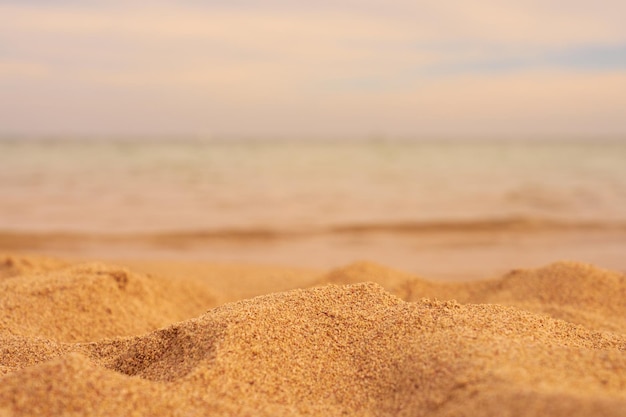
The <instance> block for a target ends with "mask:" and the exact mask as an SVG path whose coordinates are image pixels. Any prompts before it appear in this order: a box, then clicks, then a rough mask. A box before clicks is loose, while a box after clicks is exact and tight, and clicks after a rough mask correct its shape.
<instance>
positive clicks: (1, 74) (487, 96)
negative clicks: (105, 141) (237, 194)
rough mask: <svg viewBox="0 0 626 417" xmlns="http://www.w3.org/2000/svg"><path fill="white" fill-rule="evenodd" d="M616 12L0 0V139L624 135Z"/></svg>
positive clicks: (410, 2) (461, 0)
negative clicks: (12, 137) (15, 136)
mask: <svg viewBox="0 0 626 417" xmlns="http://www.w3.org/2000/svg"><path fill="white" fill-rule="evenodd" d="M624 16H626V2H625V1H623V0H475V1H468V0H447V1H435V0H432V1H423V0H335V1H326V0H317V1H314V2H313V1H286V0H284V1H281V0H264V1H260V0H231V1H200V0H182V1H159V0H153V1H132V0H127V1H118V0H110V1H89V0H83V1H77V0H59V1H50V0H47V1H44V0H19V1H18V0H13V1H9V0H0V135H2V136H11V135H17V136H20V135H23V136H59V135H70V136H85V137H87V136H154V135H158V136H176V135H181V136H183V135H190V136H202V137H263V138H266V137H290V138H295V137H298V138H300V137H302V138H309V137H310V138H319V137H331V138H342V137H345V138H348V137H350V138H353V137H357V138H358V137H411V138H439V137H442V138H447V137H463V138H464V137H468V138H477V137H490V138H491V137H503V138H504V137H528V138H531V137H532V138H535V137H536V138H544V137H559V138H560V137H589V138H595V137H626V25H625V24H624Z"/></svg>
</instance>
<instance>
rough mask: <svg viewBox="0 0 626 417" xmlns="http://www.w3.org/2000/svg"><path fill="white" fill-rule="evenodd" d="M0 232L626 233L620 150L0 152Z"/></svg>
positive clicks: (181, 146)
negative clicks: (604, 227)
mask: <svg viewBox="0 0 626 417" xmlns="http://www.w3.org/2000/svg"><path fill="white" fill-rule="evenodd" d="M0 189H1V190H2V199H1V200H0V230H5V231H7V230H14V231H93V232H111V233H123V232H128V233H131V232H154V231H223V230H259V229H262V230H278V231H283V230H302V229H307V230H308V229H313V230H317V229H321V228H327V227H353V226H363V225H374V226H376V227H385V225H390V226H394V225H396V226H397V225H400V226H401V225H405V224H406V225H411V224H429V223H448V222H450V223H454V222H475V221H481V222H489V221H498V220H501V219H507V218H524V219H531V220H532V219H539V220H546V219H547V220H559V221H568V222H602V223H613V222H619V223H622V222H626V142H625V141H622V142H591V141H589V142H503V141H491V142H489V141H483V142H475V141H474V142H467V141H465V142H462V141H458V142H445V141H444V142H436V141H432V142H410V141H396V142H394V141H361V142H354V141H353V142H347V141H344V142H342V141H335V142H328V141H326V142H298V141H230V142H229V141H213V142H208V141H207V142H202V141H189V140H170V141H149V140H143V141H139V140H136V141H104V140H99V141H93V140H91V141H87V140H85V141H80V140H67V141H63V140H54V141H52V140H41V141H33V140H30V141H27V140H22V141H20V140H12V141H8V140H5V141H0Z"/></svg>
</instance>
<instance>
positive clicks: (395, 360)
mask: <svg viewBox="0 0 626 417" xmlns="http://www.w3.org/2000/svg"><path fill="white" fill-rule="evenodd" d="M168 265H169V266H168ZM160 271H162V273H160ZM625 300H626V277H625V276H624V275H623V274H620V273H617V272H611V271H607V270H603V269H600V268H596V267H593V266H590V265H586V264H580V263H573V262H561V263H555V264H551V265H548V266H545V267H543V268H539V269H528V270H515V271H511V272H509V273H508V274H505V275H504V276H502V277H499V278H496V279H487V280H480V281H474V282H459V283H438V282H435V281H429V280H427V279H424V278H421V277H417V276H414V275H412V274H407V273H403V272H400V271H395V270H393V269H390V268H387V267H384V266H380V265H376V264H373V263H366V262H362V263H357V264H352V265H348V266H346V267H343V268H339V269H335V270H332V271H329V272H319V273H318V272H316V271H313V270H305V269H296V268H278V267H276V268H274V267H269V266H265V267H254V266H251V265H240V266H237V265H211V264H204V265H200V264H193V263H187V264H185V263H183V262H179V263H170V264H167V263H166V262H162V261H160V262H153V263H150V262H146V261H144V262H130V261H124V262H120V263H119V264H118V265H113V264H109V263H106V264H103V263H81V264H76V263H75V262H71V261H63V260H56V259H49V258H41V257H30V256H15V255H7V256H3V257H0V416H2V417H4V416H32V415H41V416H46V415H49V416H58V415H72V416H81V415H85V416H87V415H89V416H100V415H102V416H105V415H106V416H109V415H150V416H159V415H163V416H171V415H173V416H176V415H180V416H194V415H198V416H200V415H216V416H230V415H237V416H246V415H249V416H287V415H289V416H294V415H295V416H297V415H317V416H334V415H358V416H539V415H541V416H546V415H549V416H557V417H558V416H599V415H602V416H624V415H626V411H625V410H626V322H625V319H624V317H626V302H625Z"/></svg>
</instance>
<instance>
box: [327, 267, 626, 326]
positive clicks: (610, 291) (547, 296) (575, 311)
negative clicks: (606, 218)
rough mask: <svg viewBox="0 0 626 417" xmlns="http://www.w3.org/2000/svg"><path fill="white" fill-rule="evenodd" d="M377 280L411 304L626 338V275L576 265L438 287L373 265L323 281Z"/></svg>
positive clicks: (347, 269) (333, 273)
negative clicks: (556, 322) (470, 309)
mask: <svg viewBox="0 0 626 417" xmlns="http://www.w3.org/2000/svg"><path fill="white" fill-rule="evenodd" d="M368 280H375V281H376V282H378V283H380V284H381V285H383V286H384V287H385V288H386V289H387V290H388V291H390V292H392V293H393V294H395V295H397V296H398V297H400V298H402V299H403V300H406V301H419V300H420V299H422V298H436V299H441V300H457V301H458V302H461V303H472V304H502V305H509V306H515V307H518V308H521V309H524V310H528V311H532V312H536V313H543V314H548V315H550V316H552V317H554V318H559V319H562V320H567V321H569V322H571V323H576V324H582V325H584V326H586V327H587V328H590V329H597V330H608V331H614V332H622V333H626V303H625V302H624V300H626V276H624V275H623V274H619V273H616V272H612V271H606V270H602V269H600V268H596V267H593V266H590V265H586V264H582V263H576V262H558V263H555V264H552V265H549V266H547V267H544V268H540V269H537V270H515V271H511V272H510V273H509V274H507V275H506V276H504V277H502V278H500V279H495V280H485V281H473V282H457V283H436V282H429V281H427V280H424V279H422V278H418V277H415V276H411V275H409V274H406V273H402V272H398V271H394V270H393V269H390V268H385V267H382V266H379V265H376V264H372V263H363V262H360V263H356V264H354V265H350V266H347V267H344V268H340V269H337V270H335V271H331V272H330V273H329V274H328V275H326V276H325V277H324V278H323V279H322V280H321V281H320V282H321V283H325V282H333V283H337V284H342V283H343V284H347V283H355V282H361V281H368Z"/></svg>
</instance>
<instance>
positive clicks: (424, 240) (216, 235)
mask: <svg viewBox="0 0 626 417" xmlns="http://www.w3.org/2000/svg"><path fill="white" fill-rule="evenodd" d="M473 225H475V226H476V227H474V226H472V227H470V228H467V227H460V228H453V227H442V228H437V227H430V226H426V227H420V228H414V229H411V228H406V229H400V228H399V227H398V228H395V227H386V228H377V227H372V226H367V227H345V228H343V229H340V230H331V231H330V232H324V231H323V230H318V231H313V232H311V233H305V232H303V233H286V234H282V233H276V232H272V231H262V230H259V231H237V230H235V231H234V232H228V231H216V232H202V231H196V232H181V233H179V232H172V233H167V232H166V233H156V234H150V233H146V234H140V233H137V234H95V233H69V232H65V233H59V232H49V233H46V232H38V233H34V232H31V233H24V232H6V231H0V251H2V252H19V253H24V254H43V255H51V256H61V257H70V258H72V259H76V260H79V259H105V260H109V261H116V260H128V261H131V260H141V259H143V260H155V259H162V260H165V261H181V262H207V263H230V264H248V265H280V266H283V267H302V268H309V269H316V270H324V269H329V268H335V267H340V266H342V265H346V264H350V263H352V262H356V261H360V260H364V259H367V260H372V261H375V262H378V263H381V264H385V265H392V266H394V267H396V268H399V269H402V270H406V271H408V272H411V273H415V274H418V275H422V276H429V277H431V278H433V279H439V280H444V281H446V280H452V281H455V280H474V279H482V278H490V277H495V276H498V275H501V274H503V273H506V272H507V271H509V270H511V269H514V268H520V267H522V268H533V267H540V266H542V265H545V264H548V263H551V262H555V261H559V260H577V261H581V262H586V263H590V264H594V265H598V266H600V267H603V268H609V269H613V270H616V271H622V272H624V271H626V259H624V257H623V253H624V251H626V228H621V227H609V226H607V227H604V226H602V225H598V224H597V223H593V224H591V223H590V224H582V225H579V226H578V227H575V226H572V225H571V224H567V223H546V224H542V223H538V222H528V221H507V222H502V223H498V224H496V225H495V226H494V224H493V223H490V225H489V227H478V225H479V223H473ZM448 226H449V225H448Z"/></svg>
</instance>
